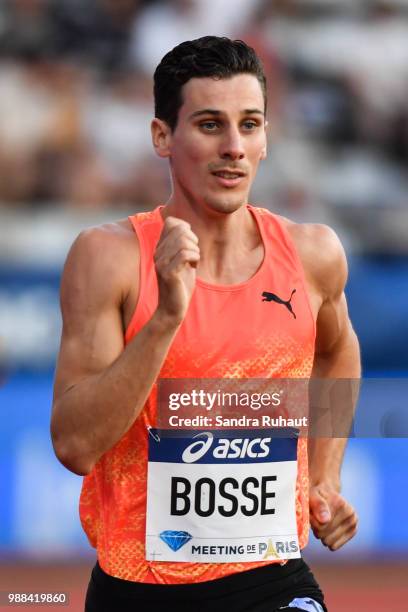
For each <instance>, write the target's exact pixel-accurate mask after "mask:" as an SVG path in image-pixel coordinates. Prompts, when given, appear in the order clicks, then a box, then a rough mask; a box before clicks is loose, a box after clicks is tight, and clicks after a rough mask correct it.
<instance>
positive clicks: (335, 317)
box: [52, 37, 360, 612]
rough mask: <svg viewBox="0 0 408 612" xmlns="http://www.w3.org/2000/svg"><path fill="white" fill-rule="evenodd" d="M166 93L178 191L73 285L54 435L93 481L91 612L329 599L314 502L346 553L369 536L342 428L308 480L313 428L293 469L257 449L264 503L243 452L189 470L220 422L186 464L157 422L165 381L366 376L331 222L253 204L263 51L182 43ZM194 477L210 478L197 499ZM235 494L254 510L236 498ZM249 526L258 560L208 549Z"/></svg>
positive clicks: (97, 242) (74, 268)
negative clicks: (309, 547)
mask: <svg viewBox="0 0 408 612" xmlns="http://www.w3.org/2000/svg"><path fill="white" fill-rule="evenodd" d="M155 105H156V108H155V115H156V116H155V119H154V120H153V122H152V138H153V145H154V148H155V150H156V152H157V154H158V155H159V156H161V157H164V158H168V159H169V162H170V169H171V176H172V185H173V189H172V194H171V196H170V199H169V200H168V202H167V204H166V205H165V206H164V207H159V208H157V209H156V210H154V211H152V212H149V213H142V214H141V215H136V216H134V217H130V218H129V220H122V221H119V222H117V223H113V224H111V225H104V226H102V227H98V228H94V229H90V230H87V231H85V232H83V233H82V234H81V235H80V236H79V237H78V239H77V240H76V241H75V243H74V245H73V247H72V249H71V251H70V254H69V256H68V259H67V262H66V266H65V270H64V274H63V281H62V287H61V304H62V314H63V321H64V325H63V334H62V343H61V351H60V355H59V360H58V367H57V374H56V381H55V399H54V407H53V416H52V436H53V443H54V447H55V451H56V454H57V456H58V458H59V459H60V461H61V462H62V463H63V464H64V465H65V466H66V467H67V468H68V469H70V470H72V471H73V472H75V473H77V474H82V475H85V476H86V478H85V480H84V485H83V490H82V494H81V503H80V511H81V520H82V524H83V526H84V529H85V531H86V533H87V535H88V538H89V540H90V542H91V544H92V545H93V546H95V547H96V548H97V550H98V564H97V566H96V567H95V568H94V571H93V575H92V579H91V582H90V586H89V589H88V595H87V604H86V610H88V611H93V610H98V612H100V611H102V610H134V609H140V610H144V609H149V610H156V609H157V610H159V609H162V608H163V606H165V607H167V608H168V609H170V610H173V609H174V610H209V609H211V610H219V609H220V610H221V609H225V608H226V607H230V609H233V610H236V611H238V610H253V611H256V610H259V611H260V610H275V609H291V610H296V609H297V610H323V609H325V608H324V602H323V596H322V594H321V591H320V589H319V587H318V585H317V583H316V582H315V580H314V578H313V576H312V574H311V572H310V570H309V569H308V567H307V566H306V564H305V563H304V562H303V561H302V560H301V559H299V556H300V553H299V549H301V548H303V547H304V546H305V544H306V542H307V536H308V529H309V507H310V522H311V525H312V528H313V531H314V533H315V535H316V536H317V537H318V538H320V539H321V541H322V542H323V544H324V545H325V546H328V547H329V548H330V549H331V550H336V549H338V548H339V547H340V546H342V545H343V544H345V543H346V542H347V541H348V540H349V539H350V538H351V537H353V535H354V534H355V531H356V522H357V521H356V515H355V512H354V510H353V508H352V507H351V506H350V505H349V504H348V503H347V502H346V501H345V499H344V498H343V497H342V496H341V494H340V465H341V461H342V456H343V451H344V440H339V439H328V438H322V439H315V440H313V442H312V441H310V445H309V446H310V449H309V450H310V458H309V465H310V476H309V480H308V477H307V454H306V448H305V444H306V442H305V440H301V439H299V441H297V440H296V441H295V442H296V444H297V446H296V444H295V447H294V446H293V444H292V443H291V442H288V445H289V446H287V447H285V448H288V449H289V447H290V450H288V453H289V455H290V457H289V455H288V456H287V457H286V459H285V461H283V460H282V457H280V459H279V458H278V459H276V458H275V461H278V463H276V462H275V463H274V464H273V465H274V470H275V469H276V473H277V474H279V476H278V477H276V476H271V475H270V474H271V468H270V466H271V465H272V464H271V463H262V462H261V463H257V461H261V459H258V458H257V459H254V460H253V465H252V464H249V465H250V469H251V470H252V471H253V473H254V474H255V473H256V474H258V472H259V473H260V474H263V475H262V495H261V498H260V497H259V495H258V494H259V490H258V489H255V487H256V486H258V484H259V483H258V480H257V479H256V478H255V477H251V476H250V475H249V476H248V473H247V472H246V473H245V474H244V472H245V470H248V462H247V461H246V459H244V460H242V461H243V462H241V463H240V462H238V463H236V462H235V463H234V461H232V460H231V461H229V460H228V459H220V460H219V461H218V460H217V459H214V460H213V464H212V465H211V464H209V463H206V464H205V466H203V465H202V464H201V463H200V462H198V461H197V463H195V464H194V465H186V464H188V463H190V464H192V463H194V461H195V460H196V459H197V457H198V454H200V456H202V455H203V453H204V452H206V449H207V448H208V447H209V445H211V444H212V443H213V439H214V436H216V434H215V433H214V434H213V433H212V432H207V431H200V432H199V434H198V436H202V437H201V439H200V440H196V441H195V442H193V444H191V445H189V446H188V447H185V448H184V447H183V448H184V450H183V457H184V459H183V461H184V463H183V461H181V460H179V463H177V460H176V459H175V457H176V456H178V455H177V452H178V451H177V452H176V450H174V449H175V446H176V443H175V441H174V438H173V439H172V438H171V437H169V438H168V439H166V440H165V439H161V438H160V435H159V434H158V433H157V431H156V430H155V427H156V426H157V418H158V414H157V386H156V382H157V381H158V379H176V382H177V379H196V378H205V379H211V378H214V379H220V378H225V379H228V378H237V377H238V378H244V379H250V378H275V377H278V378H309V377H310V376H316V377H323V378H346V377H349V378H356V377H358V376H359V373H360V360H359V349H358V343H357V339H356V336H355V334H354V332H353V330H352V327H351V324H350V321H349V318H348V314H347V307H346V302H345V298H344V292H343V290H344V285H345V282H346V261H345V257H344V253H343V250H342V248H341V245H340V244H339V241H338V239H337V237H336V236H335V234H334V233H333V232H332V231H331V230H330V229H328V228H326V227H323V226H313V225H307V226H303V225H298V224H295V223H292V222H290V221H289V220H286V219H283V218H278V217H277V216H275V215H272V214H271V213H269V212H268V211H266V210H264V209H260V208H254V207H252V206H249V205H248V193H249V189H250V187H251V184H252V182H253V180H254V178H255V174H256V171H257V167H258V164H259V162H260V161H261V160H262V159H264V158H265V156H266V133H265V130H266V123H265V107H266V87H265V77H264V74H263V71H262V67H261V65H260V63H259V60H258V58H257V57H256V55H255V53H254V51H253V50H252V49H251V48H249V47H247V46H246V45H245V44H244V43H243V42H241V41H231V40H229V39H226V38H217V37H204V38H202V39H198V40H195V41H189V42H185V43H182V44H181V45H179V46H178V47H176V48H175V49H173V50H172V51H171V52H170V53H168V54H167V55H166V56H165V57H164V58H163V60H162V62H161V63H160V64H159V66H158V68H157V69H156V72H155ZM194 433H195V432H193V434H194ZM149 434H151V435H149ZM183 435H184V434H183ZM245 435H248V436H249V437H248V438H247V441H246V444H256V443H258V444H261V447H262V448H263V449H264V450H265V452H263V451H262V452H259V453H258V455H259V456H265V455H267V456H268V457H269V453H270V447H271V448H272V447H273V448H278V447H279V448H280V446H279V445H274V444H272V445H269V446H268V445H266V446H265V444H266V439H265V440H264V439H256V440H255V439H254V438H251V437H250V436H251V433H250V432H249V433H247V434H245ZM217 439H218V438H217ZM218 440H219V439H218ZM257 440H258V442H257ZM267 440H270V438H267ZM219 442H220V440H219ZM292 442H293V441H292ZM224 443H225V441H224ZM194 445H195V446H194ZM262 445H263V446H262ZM204 446H205V449H204ZM148 447H149V450H148ZM158 448H169V449H170V450H169V453H170V456H171V460H168V461H167V462H166V461H164V460H161V459H160V458H158V456H157V455H156V453H157V452H160V451H158V450H157V449H158ZM282 448H283V446H282ZM197 449H198V451H197ZM200 449H201V450H200ZM193 450H194V453H195V454H194V453H193ZM166 452H167V451H166ZM187 452H188V453H189V455H188V458H187V455H186V453H187ZM197 452H198V454H197ZM274 452H275V451H274ZM276 452H277V451H276ZM282 452H283V451H282ZM285 452H286V451H285ZM148 453H149V461H148ZM243 453H244V451H242V452H241V455H240V457H242V456H243ZM293 453H294V455H293ZM193 455H194V459H192V456H193ZM258 455H256V456H257V457H258ZM296 455H297V463H296ZM251 456H254V454H252V455H251ZM214 457H215V452H214ZM202 461H205V457H204V459H202ZM217 461H218V463H217ZM228 461H229V463H228ZM245 461H246V463H245ZM268 461H269V459H268ZM270 461H273V458H272V456H271V458H270ZM280 461H282V463H284V464H285V465H286V466H287V468H288V471H287V472H285V474H287V476H283V472H280V471H279V470H282V469H286V468H282V467H279V466H282V463H280ZM214 462H215V467H214ZM226 462H227V463H226ZM285 462H286V463H285ZM296 465H297V469H296ZM245 466H246V467H245ZM265 466H266V467H265ZM293 466H295V470H294V471H293V469H292V467H293ZM204 469H205V470H207V472H203V471H202V470H204ZM177 470H182V471H181V472H179V473H182V474H187V477H185V478H183V477H182V478H178V477H177V476H175V474H176V471H177ZM186 470H187V471H186ZM226 470H230V472H231V474H233V475H234V478H226V480H224V479H223V480H222V482H220V483H219V486H220V495H221V497H219V498H217V499H223V501H224V502H225V501H226V500H227V501H228V502H229V505H228V504H226V505H222V504H219V505H218V507H217V508H215V506H214V505H213V508H212V510H209V508H210V506H211V503H212V502H213V501H214V500H212V497H211V496H212V495H213V493H211V490H212V489H211V487H212V486H215V485H214V482H215V479H216V477H217V474H218V472H220V473H221V472H222V473H225V471H226ZM259 470H260V471H259ZM262 470H267V471H266V472H262ZM147 471H148V473H149V480H148V482H147ZM193 474H198V476H197V477H196V480H195V481H194V483H195V484H194V486H195V490H196V492H197V490H198V489H197V487H201V489H199V490H200V491H201V493H200V495H198V496H196V500H195V502H194V503H193V502H192V501H191V500H190V497H189V495H190V490H191V487H192V486H193V485H192V484H191V483H193V480H194V478H193ZM203 474H204V475H203ZM208 474H211V475H214V478H213V480H211V478H209V477H208ZM265 474H266V475H265ZM197 478H198V479H197ZM273 479H274V481H276V482H275V484H276V487H277V488H276V490H275V489H274V490H273V491H272V489H271V488H269V485H270V481H271V480H273ZM180 483H181V485H180ZM173 485H174V487H173ZM179 485H180V487H181V488H180V487H179ZM227 485H228V487H229V488H227ZM250 486H252V489H251V488H250ZM183 487H184V489H183ZM206 487H207V488H206ZM222 487H224V489H223V491H222V492H221V488H222ZM236 487H238V488H240V487H241V490H242V495H243V496H244V497H242V496H241V498H240V499H241V501H242V500H243V499H244V498H245V500H246V503H247V502H248V500H250V501H251V502H252V506H251V505H250V504H249V505H248V503H247V505H245V504H244V503H242V504H241V505H240V506H238V502H237V499H238V497H237V496H234V495H233V494H232V493H233V492H234V494H235V490H234V491H233V489H235V488H236ZM280 487H283V488H280ZM285 487H286V488H285ZM170 488H171V490H170ZM255 493H256V494H255ZM217 494H218V493H217ZM191 495H192V493H191ZM237 495H238V494H237ZM161 496H164V497H161ZM166 496H167V497H166ZM163 499H165V500H166V503H164V502H163V501H162V500H163ZM191 499H192V498H191ZM203 500H204V501H203ZM271 500H273V504H274V507H272V505H271ZM183 504H184V506H183ZM205 504H207V506H205ZM204 506H205V508H204ZM203 508H204V509H203ZM210 514H211V516H209V515H210ZM180 515H183V516H182V517H181V518H180ZM186 515H188V517H186ZM269 515H270V516H269ZM275 516H276V517H278V516H279V517H280V518H279V520H280V521H281V523H280V527H279V529H280V530H281V531H280V533H283V534H285V533H289V531H290V529H292V531H291V533H292V534H293V532H295V534H294V535H293V538H292V540H291V541H290V542H286V544H285V546H286V549H285V550H283V548H284V545H283V543H282V542H279V545H282V547H283V548H282V550H280V552H278V550H277V543H276V539H275V540H274V539H273V538H272V531H271V532H270V533H271V537H267V538H266V539H264V541H265V547H266V548H267V550H266V552H264V550H265V549H264V548H262V543H263V542H262V541H257V540H256V538H257V537H258V536H259V535H260V534H259V531H260V530H261V526H262V529H263V530H264V529H265V528H267V529H269V525H270V529H271V530H273V529H275V527H276V525H275V523H274V518H275ZM231 517H232V518H231ZM182 520H185V521H190V522H186V523H183V522H180V521H182ZM277 520H278V519H277ZM265 521H266V522H265ZM170 523H171V524H170ZM184 524H185V525H188V528H189V529H190V531H188V530H187V531H184V530H183V528H182V527H181V528H180V526H182V525H184ZM158 525H161V527H160V526H159V527H158ZM265 525H266V526H267V527H264V526H265ZM273 525H274V526H273ZM276 529H278V527H276ZM177 530H178V531H177ZM194 530H195V531H194ZM285 530H286V531H285ZM191 531H193V533H191ZM244 533H245V534H247V537H248V539H247V541H248V542H249V543H250V544H249V549H248V550H249V553H248V554H247V555H245V554H244V553H243V552H242V548H240V546H224V544H223V545H222V546H221V545H220V546H215V545H214V546H213V545H211V546H202V545H201V544H200V542H202V543H205V542H210V543H211V542H213V541H212V540H211V537H212V536H214V538H215V540H214V541H219V542H222V543H223V542H224V540H223V537H225V538H227V537H228V538H230V539H229V540H228V539H227V540H225V542H227V543H228V542H233V541H235V540H236V541H238V540H240V538H241V539H242V536H243V534H244ZM276 533H277V532H276ZM209 534H210V535H209ZM263 535H265V531H263ZM234 537H235V540H234ZM171 538H173V540H171ZM177 538H179V539H178V540H177ZM180 538H181V540H180ZM191 538H192V539H191ZM217 538H218V540H217ZM189 539H191V542H189ZM278 539H279V538H278ZM281 539H282V538H281ZM258 540H259V538H258ZM252 542H255V544H253V545H252ZM252 546H253V548H251V547H252ZM261 552H262V554H261ZM250 553H251V554H252V553H253V555H254V556H252V557H251V554H250ZM206 555H207V556H206ZM217 555H218V556H217ZM252 559H253V561H252Z"/></svg>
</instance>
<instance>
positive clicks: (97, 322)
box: [54, 240, 124, 398]
mask: <svg viewBox="0 0 408 612" xmlns="http://www.w3.org/2000/svg"><path fill="white" fill-rule="evenodd" d="M82 241H83V240H82ZM88 242H89V240H88ZM94 246H95V245H89V244H85V245H84V244H82V245H81V244H77V245H74V246H73V248H72V249H71V252H70V254H69V256H68V258H67V262H66V265H65V268H64V272H63V277H62V283H61V313H62V320H63V328H62V336H61V345H60V351H59V356H58V362H57V369H56V376H55V386H54V396H55V398H58V397H59V396H60V395H62V394H63V393H64V392H65V391H66V390H67V389H69V388H71V387H72V386H74V385H75V384H77V383H78V382H80V381H81V380H83V379H85V378H87V377H89V376H92V375H95V374H98V373H100V372H101V371H103V370H104V369H105V368H106V367H108V366H109V365H110V364H111V363H113V361H115V359H117V357H118V356H119V355H120V353H121V352H122V351H123V346H124V338H123V326H122V318H121V308H120V306H121V290H120V286H119V284H118V281H116V280H115V278H114V276H113V277H112V275H108V274H107V271H106V270H104V263H103V261H100V260H99V261H98V257H97V256H96V255H97V253H95V252H94V251H95V248H94ZM89 251H90V252H89Z"/></svg>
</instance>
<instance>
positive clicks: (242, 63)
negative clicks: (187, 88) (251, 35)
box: [154, 36, 266, 130]
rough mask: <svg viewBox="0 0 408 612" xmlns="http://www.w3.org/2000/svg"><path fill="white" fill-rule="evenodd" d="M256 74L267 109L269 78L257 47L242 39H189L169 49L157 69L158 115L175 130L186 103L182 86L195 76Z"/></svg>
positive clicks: (156, 104) (215, 37) (156, 98)
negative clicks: (258, 54)
mask: <svg viewBox="0 0 408 612" xmlns="http://www.w3.org/2000/svg"><path fill="white" fill-rule="evenodd" d="M243 73H244V74H253V75H254V76H255V77H256V78H257V79H258V81H259V83H260V85H261V88H262V93H263V96H264V102H265V109H266V78H265V73H264V70H263V66H262V63H261V61H260V59H259V57H258V56H257V55H256V53H255V51H254V49H253V48H252V47H249V46H248V45H247V44H246V43H244V41H242V40H231V39H230V38H226V37H224V36H223V37H220V36H203V37H202V38H197V39H196V40H187V41H186V42H183V43H181V44H179V45H177V47H174V49H172V50H171V51H169V53H167V54H166V55H165V56H164V57H163V59H162V60H161V62H160V64H159V65H158V66H157V68H156V70H155V73H154V106H155V116H156V117H157V118H158V119H162V120H163V121H165V122H166V123H167V124H168V125H169V126H170V128H171V130H174V129H175V128H176V126H177V120H178V113H179V110H180V107H181V106H182V104H183V99H182V95H181V89H182V87H183V85H184V84H185V83H187V81H189V80H190V79H192V78H204V77H214V78H216V79H227V78H229V77H232V76H234V75H236V74H243Z"/></svg>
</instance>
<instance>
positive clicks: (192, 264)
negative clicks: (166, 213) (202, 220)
mask: <svg viewBox="0 0 408 612" xmlns="http://www.w3.org/2000/svg"><path fill="white" fill-rule="evenodd" d="M199 260H200V249H199V247H198V238H197V236H196V235H195V234H194V233H193V232H192V231H191V227H190V224H189V223H187V222H186V221H182V220H181V219H177V218H176V217H167V218H166V220H165V222H164V227H163V230H162V233H161V236H160V240H159V242H158V244H157V247H156V251H155V254H154V261H155V265H156V272H157V279H158V284H159V305H158V311H159V312H160V313H162V314H164V315H165V316H167V317H170V318H171V319H172V320H175V321H176V322H177V323H181V321H183V319H184V317H185V315H186V313H187V309H188V306H189V303H190V300H191V296H192V294H193V291H194V287H195V281H196V267H197V263H198V262H199Z"/></svg>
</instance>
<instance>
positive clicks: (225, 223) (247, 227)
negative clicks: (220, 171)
mask: <svg viewBox="0 0 408 612" xmlns="http://www.w3.org/2000/svg"><path fill="white" fill-rule="evenodd" d="M162 216H163V218H166V217H168V216H173V217H177V218H179V219H183V220H184V221H187V222H188V223H189V224H190V225H191V229H192V231H193V232H194V233H195V234H196V236H197V237H198V240H199V246H200V254H201V258H200V262H199V265H198V267H197V273H198V276H199V277H200V278H202V279H203V280H206V281H207V282H212V283H219V284H234V283H238V282H242V281H244V280H247V279H248V278H250V277H251V276H252V275H253V274H254V273H255V272H256V270H257V269H258V267H259V265H260V264H261V262H262V259H263V255H264V248H263V242H262V238H261V235H260V232H259V228H258V225H257V223H256V221H255V219H254V217H253V215H252V214H251V213H250V211H249V210H248V208H247V206H246V205H242V206H241V207H240V208H238V209H237V210H235V211H233V212H228V213H223V212H217V211H213V210H208V209H206V208H204V207H203V206H197V207H193V206H191V205H189V204H186V203H183V204H180V203H178V202H176V201H174V200H173V199H170V200H169V202H168V203H167V205H166V206H165V208H164V209H163V211H162Z"/></svg>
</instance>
